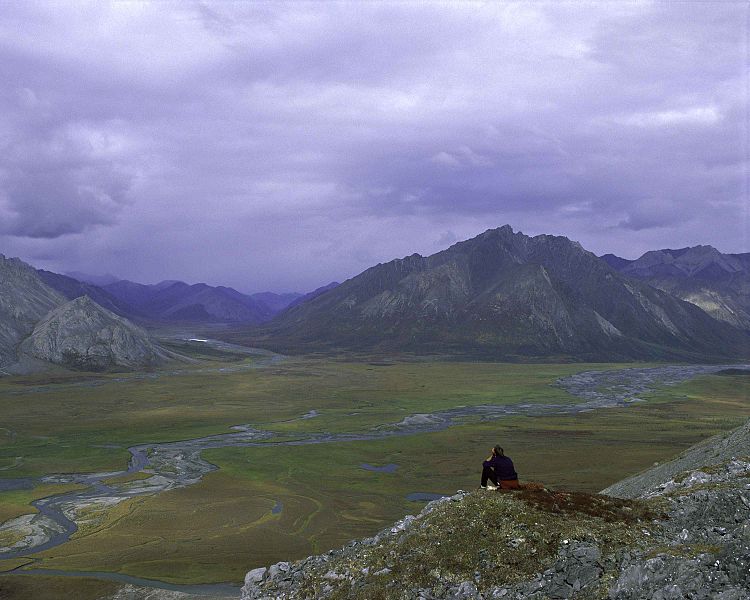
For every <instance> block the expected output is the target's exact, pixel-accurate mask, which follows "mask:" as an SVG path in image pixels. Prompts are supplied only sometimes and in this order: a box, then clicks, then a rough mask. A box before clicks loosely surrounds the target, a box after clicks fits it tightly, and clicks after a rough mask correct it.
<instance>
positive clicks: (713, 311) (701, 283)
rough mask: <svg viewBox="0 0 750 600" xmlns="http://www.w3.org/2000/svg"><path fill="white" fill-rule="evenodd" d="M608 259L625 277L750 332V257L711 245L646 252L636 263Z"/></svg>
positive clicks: (616, 258) (614, 257)
mask: <svg viewBox="0 0 750 600" xmlns="http://www.w3.org/2000/svg"><path fill="white" fill-rule="evenodd" d="M607 256H608V257H610V256H611V257H612V258H605V257H604V256H603V257H602V259H604V260H607V261H608V262H609V264H610V265H611V266H613V267H614V268H616V269H617V270H619V271H620V272H621V273H623V274H624V275H627V276H629V277H633V278H636V279H640V280H642V281H646V282H647V283H649V284H650V285H652V286H654V287H656V288H659V289H660V290H664V291H666V292H669V293H670V294H672V295H674V296H676V297H678V298H681V299H682V300H685V301H687V302H691V303H692V304H695V305H696V306H699V307H701V308H702V309H703V310H704V311H706V312H707V313H708V314H710V315H711V316H712V317H714V318H716V319H719V320H721V321H725V322H727V323H729V324H731V325H734V326H735V327H740V328H743V329H747V330H750V254H723V253H721V252H719V251H718V250H717V249H716V248H714V247H712V246H694V247H692V248H680V249H678V250H671V249H664V250H653V251H651V252H646V253H645V254H644V255H643V256H641V257H640V258H638V259H637V260H634V261H628V260H625V259H621V258H619V257H616V256H614V255H607Z"/></svg>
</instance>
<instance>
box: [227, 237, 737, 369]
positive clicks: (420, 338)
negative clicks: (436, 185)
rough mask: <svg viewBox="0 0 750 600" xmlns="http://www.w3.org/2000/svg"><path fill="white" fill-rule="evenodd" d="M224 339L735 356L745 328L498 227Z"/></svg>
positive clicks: (569, 251) (591, 260)
mask: <svg viewBox="0 0 750 600" xmlns="http://www.w3.org/2000/svg"><path fill="white" fill-rule="evenodd" d="M234 339H246V340H248V339H249V340H252V342H253V343H257V344H265V345H267V346H269V347H272V348H279V349H285V350H287V351H295V350H303V351H304V350H319V349H327V350H336V349H354V350H362V351H373V350H375V351H387V352H393V351H407V352H417V353H429V352H441V353H445V352H447V353H455V354H462V355H475V356H476V355H480V356H488V357H493V358H502V359H511V360H512V359H515V358H517V357H524V356H527V357H575V358H578V359H586V360H605V359H606V360H614V359H633V358H636V359H657V358H671V359H675V358H682V359H691V358H693V359H695V358H698V357H700V358H701V359H705V358H706V357H719V356H722V357H725V358H726V357H737V356H740V355H742V356H744V355H746V354H747V353H748V341H749V339H750V338H748V335H747V334H745V333H743V332H740V331H738V330H736V329H735V328H733V327H730V326H728V325H726V324H724V323H719V322H717V321H716V320H714V319H712V318H711V317H709V316H708V315H706V313H704V312H703V311H702V310H700V309H698V308H697V307H695V306H694V305H691V304H689V303H686V302H682V301H680V300H677V299H676V298H674V297H672V296H671V295H669V294H667V293H665V292H662V291H660V290H656V289H654V288H652V287H651V286H648V285H645V284H641V283H639V282H637V281H633V280H630V279H627V278H625V277H623V276H622V275H620V274H619V273H617V272H616V271H615V270H613V269H612V268H610V267H609V266H608V265H607V264H606V263H605V262H603V261H602V260H599V259H598V258H597V257H596V256H595V255H593V254H592V253H590V252H587V251H586V250H584V249H583V248H582V247H581V246H580V245H579V244H578V243H576V242H571V241H570V240H568V239H567V238H565V237H555V236H548V235H540V236H536V237H534V238H531V237H528V236H526V235H523V234H522V233H514V232H513V230H512V229H511V228H510V227H509V226H507V225H506V226H505V227H502V228H499V229H492V230H488V231H486V232H485V233H483V234H481V235H479V236H477V237H475V238H473V239H470V240H467V241H464V242H459V243H457V244H455V245H453V246H451V247H450V248H448V249H447V250H444V251H442V252H439V253H437V254H434V255H432V256H429V257H422V256H420V255H418V254H414V255H412V256H408V257H406V258H404V259H397V260H393V261H391V262H389V263H386V264H379V265H377V266H375V267H372V268H370V269H368V270H366V271H364V272H363V273H361V274H360V275H357V276H356V277H354V278H352V279H350V280H348V281H346V282H344V283H342V284H341V285H340V286H338V287H336V288H334V289H332V290H329V291H327V292H325V293H323V294H321V295H320V296H318V297H317V298H313V299H312V300H310V301H308V302H305V303H302V304H300V305H298V306H295V307H292V308H290V309H288V310H287V311H286V312H284V313H282V314H281V315H280V316H279V317H277V318H276V319H275V320H274V321H273V322H271V323H270V324H269V326H267V327H265V328H263V329H261V330H259V331H258V332H256V333H253V332H248V331H246V332H240V333H238V334H236V336H235V338H234Z"/></svg>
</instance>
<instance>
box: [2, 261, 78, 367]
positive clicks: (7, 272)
mask: <svg viewBox="0 0 750 600" xmlns="http://www.w3.org/2000/svg"><path fill="white" fill-rule="evenodd" d="M65 302H66V300H65V298H64V297H63V296H61V295H60V294H58V293H57V292H56V291H55V290H53V289H51V288H50V287H48V286H47V285H45V284H44V282H42V280H41V278H40V277H39V275H38V273H37V272H36V270H35V269H33V268H32V267H30V266H29V265H27V264H26V263H25V262H23V261H21V260H19V259H17V258H5V256H3V255H2V254H0V368H2V367H5V366H8V365H12V364H13V363H15V362H16V361H17V360H18V353H17V350H18V344H19V343H20V342H21V340H22V339H23V338H25V337H26V336H27V335H29V334H30V333H31V332H32V330H33V329H34V325H35V324H36V323H37V322H38V321H39V320H40V319H42V318H43V317H44V316H45V315H46V314H47V313H48V312H49V311H50V310H52V309H54V308H56V307H58V306H60V305H62V304H64V303H65Z"/></svg>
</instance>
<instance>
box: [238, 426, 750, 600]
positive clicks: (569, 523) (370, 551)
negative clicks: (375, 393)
mask: <svg viewBox="0 0 750 600" xmlns="http://www.w3.org/2000/svg"><path fill="white" fill-rule="evenodd" d="M748 449H750V421H749V422H748V423H746V424H745V425H744V426H743V427H740V428H738V429H736V430H734V431H733V432H731V433H730V434H724V435H721V436H717V437H715V438H712V439H711V440H708V441H706V442H703V443H701V444H699V445H698V446H695V447H694V448H692V449H691V450H688V451H687V452H686V453H684V454H683V455H681V456H680V457H679V458H678V459H676V460H675V461H672V463H668V464H667V465H661V466H660V467H657V468H656V469H654V470H650V471H647V472H646V473H643V474H641V475H639V476H637V478H631V479H630V480H628V485H627V486H625V487H624V488H622V489H620V488H617V487H616V486H613V488H614V491H620V492H621V495H629V496H631V499H621V498H615V497H613V496H608V495H596V494H594V495H590V494H578V493H570V492H563V491H554V490H549V489H546V488H543V487H541V486H530V489H527V490H523V491H521V492H506V493H501V492H487V491H477V492H471V493H467V492H461V491H459V492H458V493H457V494H456V495H454V496H452V497H450V498H444V499H442V500H437V501H434V502H431V503H429V504H428V505H427V506H425V508H424V509H423V510H422V511H421V512H420V513H419V514H418V515H416V516H411V515H410V516H407V517H405V518H404V519H402V520H401V521H399V522H398V523H396V524H394V525H393V526H392V527H389V528H387V529H384V530H383V531H381V532H380V533H378V534H377V535H375V536H374V537H372V538H367V539H363V540H356V541H353V542H350V543H349V544H348V545H347V546H345V547H344V548H341V549H338V550H333V551H331V552H328V553H327V554H323V555H319V556H311V557H308V558H306V559H303V560H301V561H297V562H294V563H289V562H281V563H277V564H275V565H272V566H271V567H268V568H266V567H261V568H258V569H254V570H252V571H250V572H249V573H248V574H247V576H246V578H245V585H244V587H243V588H242V598H243V600H260V599H264V600H266V599H272V598H273V599H301V598H332V599H336V598H355V599H356V598H361V599H368V600H371V599H372V600H374V599H378V598H383V599H393V598H404V599H407V598H408V599H412V598H421V599H437V598H446V599H456V600H458V599H489V598H505V599H508V600H510V599H516V600H523V599H540V600H541V599H543V598H550V599H562V598H582V599H587V598H591V599H593V598H610V599H612V600H636V599H644V598H653V599H657V600H667V599H675V600H677V599H681V598H692V599H719V600H750V591H748V590H750V458H748V455H749V454H750V452H748V451H747V450H748ZM739 452H743V454H739ZM670 465H671V466H670ZM675 465H676V466H675ZM659 477H661V479H659ZM639 486H640V487H639ZM613 488H608V490H607V491H610V493H613ZM625 490H627V492H628V493H627V494H624V493H622V492H624V491H625ZM636 491H640V493H639V494H638V497H635V492H636Z"/></svg>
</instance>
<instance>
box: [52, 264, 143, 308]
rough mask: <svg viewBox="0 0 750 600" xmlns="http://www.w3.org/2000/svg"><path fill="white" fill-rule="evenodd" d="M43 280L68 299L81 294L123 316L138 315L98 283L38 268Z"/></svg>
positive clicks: (73, 298)
mask: <svg viewBox="0 0 750 600" xmlns="http://www.w3.org/2000/svg"><path fill="white" fill-rule="evenodd" d="M37 272H38V273H39V277H41V278H42V281H44V283H46V284H47V285H48V286H50V287H51V288H52V289H54V290H55V291H57V292H59V293H60V294H62V295H63V296H65V297H66V298H67V299H68V300H75V299H76V298H80V297H81V296H88V297H89V298H91V299H92V300H93V301H94V302H96V303H97V304H98V305H99V306H102V307H104V308H106V309H107V310H111V311H112V312H113V313H116V314H118V315H120V316H122V317H133V316H137V311H136V310H135V309H134V308H133V307H132V306H130V305H128V304H126V303H125V302H122V301H121V300H119V299H118V298H116V297H115V296H113V295H112V294H110V293H109V292H107V291H106V290H104V289H102V288H101V287H99V286H98V285H95V284H92V283H88V282H86V281H80V280H78V279H74V278H73V277H71V276H68V275H60V274H58V273H52V272H51V271H45V270H43V269H38V270H37Z"/></svg>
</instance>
